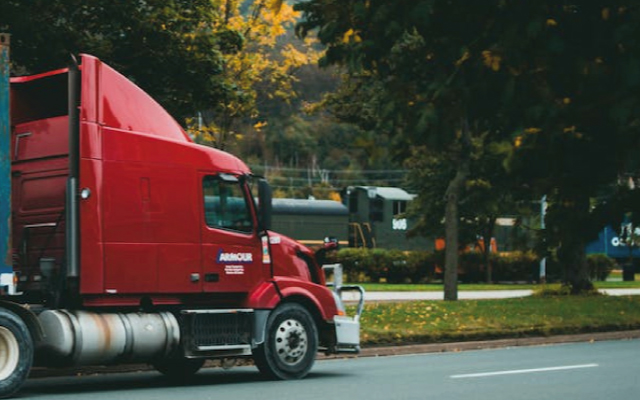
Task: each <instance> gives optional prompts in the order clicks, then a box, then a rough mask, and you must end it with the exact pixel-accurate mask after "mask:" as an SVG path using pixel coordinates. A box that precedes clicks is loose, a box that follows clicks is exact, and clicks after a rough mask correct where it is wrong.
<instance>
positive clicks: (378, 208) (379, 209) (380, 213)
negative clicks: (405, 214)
mask: <svg viewBox="0 0 640 400" xmlns="http://www.w3.org/2000/svg"><path fill="white" fill-rule="evenodd" d="M369 219H371V221H373V222H382V221H384V199H382V198H380V197H376V198H375V199H373V200H371V209H370V212H369Z"/></svg>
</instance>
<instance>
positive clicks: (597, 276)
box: [587, 254, 617, 281]
mask: <svg viewBox="0 0 640 400" xmlns="http://www.w3.org/2000/svg"><path fill="white" fill-rule="evenodd" d="M587 265H588V267H589V277H590V278H591V280H594V281H605V280H607V277H608V276H609V274H610V273H611V271H613V270H614V269H615V268H616V266H617V264H616V262H615V260H614V259H612V258H611V257H608V256H607V255H606V254H589V255H588V256H587Z"/></svg>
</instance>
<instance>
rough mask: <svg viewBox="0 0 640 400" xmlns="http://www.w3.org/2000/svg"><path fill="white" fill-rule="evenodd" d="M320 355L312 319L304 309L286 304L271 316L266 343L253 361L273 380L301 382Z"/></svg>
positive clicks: (316, 333)
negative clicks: (297, 380)
mask: <svg viewBox="0 0 640 400" xmlns="http://www.w3.org/2000/svg"><path fill="white" fill-rule="evenodd" d="M317 351H318V330H317V328H316V324H315V322H314V320H313V317H312V316H311V315H310V314H309V312H308V311H307V310H306V309H305V308H304V307H303V306H301V305H299V304H296V303H285V304H283V305H281V306H280V307H278V308H276V309H275V310H274V311H273V312H272V313H271V315H270V316H269V319H268V321H267V330H266V332H265V341H264V343H262V344H261V345H259V346H258V348H257V349H256V350H255V351H254V361H255V363H256V366H257V367H258V369H259V370H260V372H262V373H263V374H264V375H265V376H267V377H269V378H271V379H282V380H285V379H301V378H304V377H305V376H306V375H307V374H308V373H309V371H310V370H311V367H312V366H313V363H314V361H315V358H316V352H317Z"/></svg>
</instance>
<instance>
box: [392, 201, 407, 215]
mask: <svg viewBox="0 0 640 400" xmlns="http://www.w3.org/2000/svg"><path fill="white" fill-rule="evenodd" d="M406 211H407V202H406V201H403V200H397V201H394V202H393V215H394V216H398V215H402V214H404V213H405V212H406Z"/></svg>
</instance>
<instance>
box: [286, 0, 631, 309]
mask: <svg viewBox="0 0 640 400" xmlns="http://www.w3.org/2000/svg"><path fill="white" fill-rule="evenodd" d="M298 8H299V9H301V10H303V11H304V13H305V14H304V15H305V17H306V20H305V21H304V22H303V23H301V24H300V26H299V32H300V33H301V34H306V33H308V32H310V31H311V30H313V29H317V34H318V37H319V38H320V40H321V41H322V42H323V43H325V44H327V46H328V50H327V53H326V56H325V57H324V59H323V60H321V62H323V63H325V64H333V63H339V64H343V65H345V66H347V67H348V68H349V71H350V73H351V74H352V76H360V77H361V76H366V77H367V79H368V80H373V81H375V82H376V83H377V84H379V85H380V86H381V90H380V94H379V96H376V97H375V98H371V97H368V98H365V99H362V100H361V102H362V103H363V104H371V103H372V101H375V102H377V106H378V109H380V110H381V112H380V114H379V121H378V123H377V124H376V128H378V127H382V128H386V129H387V130H388V131H389V130H390V131H391V132H392V133H393V135H394V137H396V138H400V140H398V142H399V143H402V144H403V146H404V148H405V149H406V148H410V147H414V148H422V147H424V149H426V150H427V151H431V152H435V154H439V153H440V154H447V155H448V157H450V161H449V163H450V165H451V166H452V175H451V177H450V181H449V183H448V186H447V188H446V189H445V193H444V194H445V226H446V231H447V234H446V240H447V244H448V246H447V251H448V254H447V257H446V258H447V261H446V271H447V272H446V274H445V298H448V299H455V297H456V296H455V293H454V292H455V282H452V280H455V270H456V269H457V262H456V261H457V251H458V250H457V236H458V230H457V225H458V222H459V220H458V211H459V210H458V206H459V204H460V201H461V200H462V195H463V193H464V188H465V187H466V185H467V183H468V181H469V176H470V161H471V154H472V153H471V149H472V146H471V144H472V143H473V140H474V139H475V138H478V137H480V136H483V135H488V138H489V141H488V142H489V143H499V142H501V141H503V140H505V139H511V141H512V144H513V148H514V151H513V154H512V156H511V159H510V160H509V163H508V166H509V168H510V171H511V172H512V173H514V178H515V177H517V178H518V182H519V183H521V184H522V185H526V186H527V187H529V188H531V190H532V193H535V195H536V197H537V196H539V195H541V194H547V195H548V197H549V198H550V200H551V201H550V204H551V207H550V209H549V213H548V215H547V226H548V227H549V229H548V235H547V237H548V241H547V243H548V244H549V245H551V246H553V247H555V248H556V249H557V254H558V257H559V259H560V261H561V263H562V264H563V266H564V269H565V283H566V284H567V285H569V286H571V288H572V291H573V292H575V293H578V292H581V291H584V290H588V289H589V288H590V287H591V284H590V282H589V280H588V274H587V273H586V260H585V256H584V245H585V243H586V240H587V238H588V237H590V235H592V234H593V233H594V229H595V228H596V227H597V225H598V224H599V222H601V221H596V218H594V217H595V216H594V213H593V211H594V210H595V209H596V208H597V207H596V208H594V207H593V206H592V204H591V202H593V201H596V202H597V201H598V199H602V197H599V196H600V195H601V194H602V192H603V190H605V189H607V188H610V185H611V184H612V183H615V181H616V178H617V175H618V174H619V173H620V172H621V171H624V170H625V169H626V166H627V165H628V161H629V159H630V158H631V155H632V154H633V151H632V149H635V146H636V145H637V140H638V127H639V126H640V124H639V123H638V119H637V118H638V117H637V116H638V115H640V114H639V113H638V102H639V101H640V97H639V96H638V88H639V85H640V49H639V46H640V42H638V41H637V40H636V39H635V38H637V37H638V29H640V28H639V26H640V25H639V24H638V19H639V13H640V9H639V8H638V7H637V6H635V5H634V3H633V2H631V1H621V2H619V4H617V5H615V6H613V5H611V4H610V2H607V1H586V0H585V1H573V2H571V3H569V2H565V3H558V2H555V1H551V0H546V1H537V2H517V1H505V0H487V1H481V2H463V1H440V0H420V1H408V0H406V1H395V2H392V3H390V2H385V1H382V0H378V1H376V0H351V1H346V2H345V1H340V2H337V1H334V0H311V1H309V2H305V3H301V4H300V5H299V6H298ZM594 160H598V161H599V162H594ZM453 171H455V172H453ZM595 232H597V229H595Z"/></svg>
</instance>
